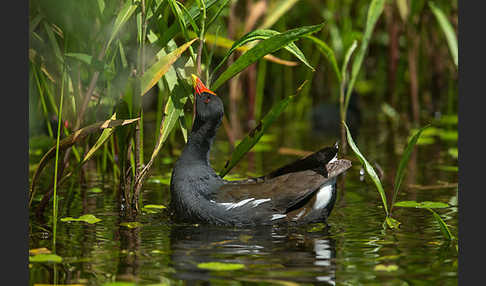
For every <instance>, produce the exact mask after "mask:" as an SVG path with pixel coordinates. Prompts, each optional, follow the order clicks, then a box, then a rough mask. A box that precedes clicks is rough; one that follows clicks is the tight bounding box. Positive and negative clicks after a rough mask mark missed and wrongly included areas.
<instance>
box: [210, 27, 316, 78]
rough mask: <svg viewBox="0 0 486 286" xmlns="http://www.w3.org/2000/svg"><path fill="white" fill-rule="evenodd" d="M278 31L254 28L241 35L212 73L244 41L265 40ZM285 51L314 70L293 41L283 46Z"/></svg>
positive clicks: (243, 43) (244, 42) (214, 70)
mask: <svg viewBox="0 0 486 286" xmlns="http://www.w3.org/2000/svg"><path fill="white" fill-rule="evenodd" d="M279 34H280V32H277V31H274V30H268V29H260V30H254V31H251V32H249V33H247V34H246V35H244V36H243V37H241V38H240V39H239V40H238V41H236V42H234V43H233V45H232V46H231V48H230V49H229V50H228V51H227V52H226V55H225V56H224V58H223V59H222V60H221V61H220V62H219V64H218V65H217V66H216V67H215V68H214V69H213V74H214V73H215V72H216V71H217V70H218V69H219V68H220V67H221V66H222V65H223V63H224V62H225V61H226V60H227V59H228V58H229V56H230V55H231V54H232V53H233V52H234V51H235V50H236V49H238V48H239V47H241V46H243V45H245V44H246V43H249V42H253V41H256V40H266V39H268V38H270V37H272V36H275V35H279ZM284 48H285V49H286V50H287V51H289V52H290V53H292V54H293V55H294V56H296V57H297V58H298V59H299V60H301V61H302V62H303V63H304V64H305V65H306V66H308V67H309V68H310V69H312V70H313V71H314V68H313V67H312V66H311V65H310V64H309V63H308V62H307V59H306V58H305V56H304V54H303V53H302V51H301V50H299V48H298V47H297V46H296V45H295V44H294V43H292V42H291V43H289V44H287V45H285V47H284Z"/></svg>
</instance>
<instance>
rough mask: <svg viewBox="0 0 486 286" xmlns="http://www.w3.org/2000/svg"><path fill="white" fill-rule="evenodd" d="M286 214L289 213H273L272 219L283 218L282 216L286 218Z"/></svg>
mask: <svg viewBox="0 0 486 286" xmlns="http://www.w3.org/2000/svg"><path fill="white" fill-rule="evenodd" d="M286 216H287V215H284V214H274V215H272V218H271V219H270V220H276V219H281V218H284V217H286Z"/></svg>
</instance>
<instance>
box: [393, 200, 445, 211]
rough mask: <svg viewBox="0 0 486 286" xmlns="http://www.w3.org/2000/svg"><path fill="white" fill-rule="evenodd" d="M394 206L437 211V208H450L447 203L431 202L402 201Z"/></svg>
mask: <svg viewBox="0 0 486 286" xmlns="http://www.w3.org/2000/svg"><path fill="white" fill-rule="evenodd" d="M394 206H397V207H404V208H419V209H427V208H432V209H437V208H448V207H449V205H448V204H446V203H441V202H429V201H423V202H416V201H400V202H396V203H395V204H394Z"/></svg>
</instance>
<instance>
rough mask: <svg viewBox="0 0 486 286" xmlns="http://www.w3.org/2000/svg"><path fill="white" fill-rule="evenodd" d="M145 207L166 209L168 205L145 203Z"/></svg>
mask: <svg viewBox="0 0 486 286" xmlns="http://www.w3.org/2000/svg"><path fill="white" fill-rule="evenodd" d="M143 207H144V208H146V209H165V208H166V206H164V205H150V204H149V205H144V206H143Z"/></svg>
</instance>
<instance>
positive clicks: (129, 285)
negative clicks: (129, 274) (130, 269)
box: [102, 281, 137, 286]
mask: <svg viewBox="0 0 486 286" xmlns="http://www.w3.org/2000/svg"><path fill="white" fill-rule="evenodd" d="M136 285H137V284H135V283H133V282H125V281H116V282H108V283H105V284H103V285H102V286H136Z"/></svg>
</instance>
